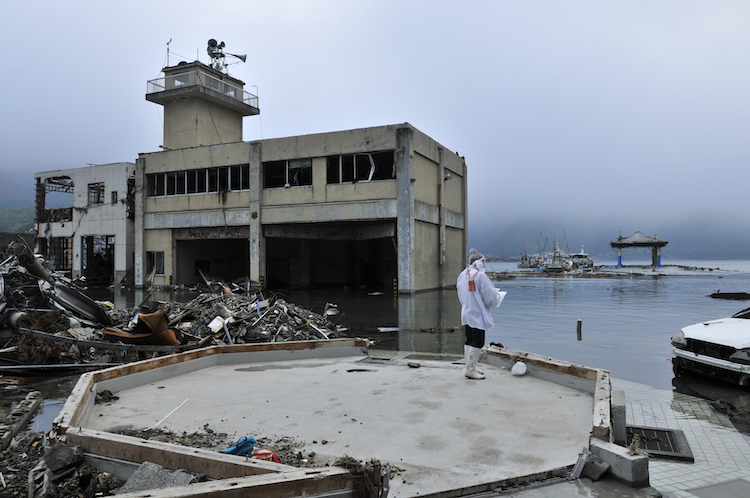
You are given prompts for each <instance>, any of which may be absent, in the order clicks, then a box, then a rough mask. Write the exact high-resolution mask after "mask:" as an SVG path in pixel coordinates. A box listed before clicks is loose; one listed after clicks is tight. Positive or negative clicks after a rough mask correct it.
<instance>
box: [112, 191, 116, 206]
mask: <svg viewBox="0 0 750 498" xmlns="http://www.w3.org/2000/svg"><path fill="white" fill-rule="evenodd" d="M111 194H112V205H113V206H114V205H115V204H117V190H113V191H112V192H111Z"/></svg>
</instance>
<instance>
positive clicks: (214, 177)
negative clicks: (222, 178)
mask: <svg viewBox="0 0 750 498" xmlns="http://www.w3.org/2000/svg"><path fill="white" fill-rule="evenodd" d="M218 170H219V168H208V191H209V192H218V191H219V174H218Z"/></svg>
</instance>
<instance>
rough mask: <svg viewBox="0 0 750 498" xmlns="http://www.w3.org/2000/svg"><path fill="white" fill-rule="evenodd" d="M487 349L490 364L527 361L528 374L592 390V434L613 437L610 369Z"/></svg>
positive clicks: (556, 382)
mask: <svg viewBox="0 0 750 498" xmlns="http://www.w3.org/2000/svg"><path fill="white" fill-rule="evenodd" d="M486 352H487V363H489V364H490V365H496V366H501V367H505V368H512V367H513V365H514V364H515V363H516V362H518V361H522V362H523V363H524V364H526V371H527V373H528V375H531V376H533V377H537V378H540V379H543V380H546V381H548V382H554V383H555V384H560V385H562V386H567V387H570V388H573V389H578V390H579V391H585V392H588V393H591V394H593V395H594V413H593V415H592V424H593V428H592V435H593V436H594V437H596V438H598V439H601V440H603V441H607V442H609V441H610V438H611V435H612V422H611V420H610V412H611V408H610V407H611V405H610V403H611V401H610V397H611V393H612V386H611V383H610V378H609V371H607V370H602V369H599V368H590V367H585V366H583V365H576V364H575V363H570V362H567V361H561V360H555V359H554V358H550V357H548V356H542V355H538V354H534V353H527V352H525V351H518V350H516V349H509V348H500V347H497V346H489V347H488V348H486Z"/></svg>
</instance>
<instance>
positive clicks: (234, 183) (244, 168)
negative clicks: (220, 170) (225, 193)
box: [229, 164, 250, 190]
mask: <svg viewBox="0 0 750 498" xmlns="http://www.w3.org/2000/svg"><path fill="white" fill-rule="evenodd" d="M229 178H230V185H229V186H230V188H231V189H232V190H247V189H249V188H250V165H249V164H240V165H237V166H230V167H229Z"/></svg>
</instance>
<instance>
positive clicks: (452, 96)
mask: <svg viewBox="0 0 750 498" xmlns="http://www.w3.org/2000/svg"><path fill="white" fill-rule="evenodd" d="M71 4H72V5H71ZM0 28H1V29H0V32H2V39H3V42H4V43H3V45H4V46H5V48H6V57H5V62H4V67H5V69H4V70H3V72H2V74H3V78H0V90H1V92H0V95H2V97H1V98H2V109H3V111H2V113H0V127H1V128H2V130H1V131H2V143H3V146H2V147H0V171H2V173H3V175H4V176H6V177H8V178H10V177H11V174H12V173H20V174H23V175H28V178H29V183H31V182H32V181H33V180H32V179H31V174H32V173H33V172H35V171H48V170H54V169H63V168H72V167H82V166H85V165H86V164H104V163H110V162H119V161H134V160H135V159H136V157H137V154H138V153H139V152H151V151H156V150H159V145H160V144H161V142H162V108H161V106H159V105H156V104H153V103H150V102H147V101H146V100H145V98H144V95H145V92H146V81H147V80H149V79H154V78H158V77H159V76H160V71H161V69H162V67H164V66H165V65H167V63H169V64H170V65H174V64H176V63H177V62H179V61H181V60H188V61H191V60H195V59H196V58H198V59H199V60H201V61H203V62H208V56H207V54H206V42H207V40H208V39H209V38H215V39H217V40H219V41H224V42H225V43H226V49H225V51H226V52H228V53H233V54H247V62H246V63H245V64H236V65H233V66H231V67H230V68H229V72H230V74H232V75H233V76H235V77H237V78H239V79H241V80H243V81H244V82H245V83H246V89H247V90H249V91H251V92H253V93H255V92H256V91H257V93H258V95H259V97H260V109H261V114H260V116H257V117H247V118H245V120H244V139H245V140H254V139H259V138H275V137H283V136H291V135H299V134H307V133H319V132H328V131H336V130H345V129H350V128H360V127H368V126H378V125H384V124H396V123H403V122H409V123H411V124H412V125H413V126H415V127H416V128H418V129H420V130H421V131H423V132H425V133H426V134H428V135H429V136H431V137H432V138H434V139H435V140H437V141H439V142H440V143H441V144H442V145H444V146H445V147H447V148H448V149H450V150H452V151H454V152H458V153H459V154H460V155H461V156H464V157H465V158H466V162H467V165H468V167H469V199H470V203H469V210H470V211H469V212H470V220H471V221H470V226H471V227H481V229H482V230H485V229H488V228H496V229H497V230H500V229H504V228H507V227H510V226H512V225H513V224H515V223H517V222H518V221H519V220H521V219H526V218H542V219H543V218H544V217H546V216H551V214H553V213H554V214H555V215H557V216H562V217H563V218H564V219H566V220H567V219H572V220H575V222H576V223H581V224H582V226H583V225H586V224H598V223H602V222H606V223H609V226H610V227H611V231H612V232H613V233H612V236H613V237H616V235H617V233H618V232H619V231H620V230H622V232H623V235H625V236H626V235H630V234H631V233H632V232H633V231H635V230H641V231H644V232H645V233H647V232H650V231H653V230H655V229H652V228H650V227H651V226H652V225H649V224H652V223H657V224H662V225H663V224H665V223H667V222H669V220H684V219H685V217H688V218H689V217H691V216H709V217H713V218H716V219H721V220H724V221H732V220H735V219H737V220H740V221H742V222H744V220H745V219H746V216H745V214H744V204H743V201H744V200H745V199H746V190H747V185H750V168H748V167H747V165H748V159H749V158H750V150H749V148H750V145H749V143H750V141H748V139H747V137H748V136H750V133H749V132H750V122H749V120H748V116H750V112H748V111H750V92H748V91H747V88H748V87H750V85H749V83H750V74H749V72H750V65H749V64H748V60H749V58H748V55H750V43H749V42H750V4H748V3H747V2H741V1H738V2H729V1H714V2H693V1H664V2H658V3H656V2H650V1H619V2H618V1H615V2H600V1H579V2H558V1H548V2H540V1H524V2H520V1H513V2H511V1H504V2H494V1H493V2H490V1H487V2H463V3H459V2H447V1H446V2H444V1H410V2H399V1H390V0H386V1H383V0H379V1H363V2H350V1H344V0H340V1H339V0H333V1H320V0H318V1H315V2H301V1H299V2H298V1H274V2H263V1H246V0H243V1H231V0H228V1H224V2H208V3H207V2H195V1H192V2H191V1H179V2H177V1H163V2H145V1H138V0H136V1H130V2H127V3H120V4H111V3H109V2H93V1H92V2H88V1H78V2H56V1H42V2H38V1H33V0H31V1H28V2H13V3H5V4H4V5H3V16H2V19H1V20H0ZM170 40H171V42H170ZM168 42H170V43H169V45H167V43H168ZM168 46H169V61H167V47H168ZM6 188H7V187H6ZM16 190H18V189H16ZM29 191H31V189H29ZM19 195H20V194H19ZM738 213H739V214H740V215H741V217H738V216H737V215H738ZM562 223H563V224H566V223H570V221H563V222H562ZM551 224H552V223H551ZM623 226H627V227H632V230H631V229H630V228H627V229H626V228H624V227H623ZM568 227H570V225H568ZM571 229H572V228H568V230H571ZM545 230H546V228H545Z"/></svg>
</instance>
